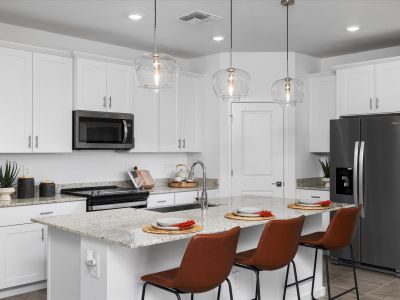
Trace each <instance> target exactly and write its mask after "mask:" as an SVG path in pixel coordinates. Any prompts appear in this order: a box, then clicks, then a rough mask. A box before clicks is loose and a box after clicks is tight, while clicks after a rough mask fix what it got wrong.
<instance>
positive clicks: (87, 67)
mask: <svg viewBox="0 0 400 300" xmlns="http://www.w3.org/2000/svg"><path fill="white" fill-rule="evenodd" d="M76 108H77V109H79V110H93V111H103V110H106V109H107V64H106V63H103V62H99V61H94V60H88V59H83V58H77V60H76Z"/></svg>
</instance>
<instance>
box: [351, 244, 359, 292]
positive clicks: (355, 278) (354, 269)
mask: <svg viewBox="0 0 400 300" xmlns="http://www.w3.org/2000/svg"><path fill="white" fill-rule="evenodd" d="M350 254H351V262H352V265H353V276H354V284H355V287H356V295H357V300H360V294H359V293H358V283H357V274H356V266H355V262H354V255H353V245H352V244H350Z"/></svg>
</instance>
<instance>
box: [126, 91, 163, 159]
mask: <svg viewBox="0 0 400 300" xmlns="http://www.w3.org/2000/svg"><path fill="white" fill-rule="evenodd" d="M133 114H134V118H135V122H134V132H135V149H133V150H132V151H135V152H157V151H158V94H157V93H156V92H154V91H153V90H148V89H144V88H136V89H135V94H134V100H133Z"/></svg>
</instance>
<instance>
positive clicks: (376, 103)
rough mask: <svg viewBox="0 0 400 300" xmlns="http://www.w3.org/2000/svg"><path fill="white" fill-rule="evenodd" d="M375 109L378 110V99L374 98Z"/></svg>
mask: <svg viewBox="0 0 400 300" xmlns="http://www.w3.org/2000/svg"><path fill="white" fill-rule="evenodd" d="M375 108H376V109H378V108H379V98H376V102H375Z"/></svg>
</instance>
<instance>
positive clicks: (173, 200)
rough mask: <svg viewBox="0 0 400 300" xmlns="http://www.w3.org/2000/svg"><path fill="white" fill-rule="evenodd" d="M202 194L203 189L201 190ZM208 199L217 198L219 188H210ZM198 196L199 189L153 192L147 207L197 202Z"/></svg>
mask: <svg viewBox="0 0 400 300" xmlns="http://www.w3.org/2000/svg"><path fill="white" fill-rule="evenodd" d="M200 195H201V191H200ZM207 195H208V199H212V198H216V197H218V195H219V192H218V190H208V191H207ZM196 197H197V191H188V192H178V193H165V194H155V195H154V194H153V195H150V196H149V198H148V199H147V207H148V208H151V207H161V206H171V205H181V204H190V203H195V202H196Z"/></svg>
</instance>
